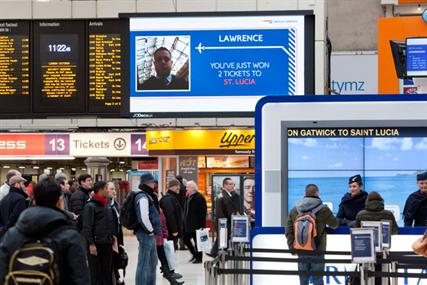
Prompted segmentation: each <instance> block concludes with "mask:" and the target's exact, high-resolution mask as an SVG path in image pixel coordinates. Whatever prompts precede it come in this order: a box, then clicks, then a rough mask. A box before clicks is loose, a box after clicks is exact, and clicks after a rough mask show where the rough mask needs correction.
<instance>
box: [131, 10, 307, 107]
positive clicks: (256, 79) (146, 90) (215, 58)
mask: <svg viewBox="0 0 427 285" xmlns="http://www.w3.org/2000/svg"><path fill="white" fill-rule="evenodd" d="M171 21H173V23H174V24H173V25H170V23H171ZM129 51H130V57H129V59H130V76H129V80H130V82H129V86H130V112H131V113H152V112H165V111H170V112H214V111H224V112H253V111H254V110H255V104H256V102H257V100H258V99H259V98H260V97H261V96H265V95H270V96H271V95H303V94H304V93H305V81H304V78H305V77H304V72H305V67H306V65H305V63H306V62H305V16H303V15H274V16H273V15H266V16H234V17H227V16H215V17H213V16H211V17H174V18H172V19H171V18H170V17H131V18H130V34H129ZM307 64H308V63H307ZM307 66H308V65H307ZM213 103H216V104H213Z"/></svg>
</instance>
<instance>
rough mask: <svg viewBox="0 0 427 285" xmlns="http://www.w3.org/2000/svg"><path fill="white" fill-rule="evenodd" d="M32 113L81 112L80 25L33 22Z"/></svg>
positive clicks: (83, 37) (82, 75) (82, 54)
mask: <svg viewBox="0 0 427 285" xmlns="http://www.w3.org/2000/svg"><path fill="white" fill-rule="evenodd" d="M33 28H34V40H33V44H34V74H33V78H34V87H33V92H34V100H33V110H34V112H35V113H57V112H58V111H59V112H69V113H83V112H84V111H85V96H84V94H85V92H84V91H85V90H84V89H85V81H84V80H85V74H84V71H85V68H84V65H85V57H84V56H85V53H84V50H85V45H84V39H85V34H84V22H75V21H61V22H56V21H54V22H45V21H38V22H34V27H33Z"/></svg>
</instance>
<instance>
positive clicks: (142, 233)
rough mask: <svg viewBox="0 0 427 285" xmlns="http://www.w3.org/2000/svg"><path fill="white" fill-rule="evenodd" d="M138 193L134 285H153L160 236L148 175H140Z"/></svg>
mask: <svg viewBox="0 0 427 285" xmlns="http://www.w3.org/2000/svg"><path fill="white" fill-rule="evenodd" d="M139 190H140V191H139V192H138V193H137V194H136V196H135V208H136V209H135V210H136V214H137V216H138V222H139V225H140V226H139V227H137V229H136V230H135V234H136V237H137V239H138V242H139V253H138V265H137V267H136V277H135V284H144V285H155V284H156V267H157V246H156V236H157V235H161V234H162V227H161V220H160V215H159V211H157V209H156V206H155V205H154V202H153V199H152V198H151V197H150V193H152V192H153V191H154V177H153V175H151V174H150V173H148V172H147V173H143V174H142V175H141V184H139Z"/></svg>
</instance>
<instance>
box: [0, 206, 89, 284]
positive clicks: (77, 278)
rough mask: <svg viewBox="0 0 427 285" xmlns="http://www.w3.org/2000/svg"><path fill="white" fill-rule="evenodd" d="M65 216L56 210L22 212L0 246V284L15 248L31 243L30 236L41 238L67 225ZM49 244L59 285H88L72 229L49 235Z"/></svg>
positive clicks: (77, 237)
mask: <svg viewBox="0 0 427 285" xmlns="http://www.w3.org/2000/svg"><path fill="white" fill-rule="evenodd" d="M69 223H70V222H69V220H68V218H67V216H66V215H65V213H64V212H63V211H61V210H59V209H57V208H53V207H52V208H50V207H41V206H35V207H31V208H28V209H27V210H25V211H24V212H22V214H21V216H20V217H19V219H18V222H17V223H16V225H15V227H13V228H11V229H10V230H9V231H8V232H7V233H6V234H5V236H4V239H3V243H2V244H1V245H0V280H1V283H2V284H3V282H4V278H5V276H6V274H7V271H8V268H7V267H8V264H9V259H10V257H11V256H12V254H13V253H14V251H15V250H16V249H18V248H21V247H22V246H23V245H24V244H25V243H26V242H28V241H31V240H32V238H34V236H36V237H39V236H40V235H41V236H44V235H46V234H48V233H50V232H52V229H55V228H58V227H60V226H62V225H65V226H66V225H69ZM51 238H52V240H53V241H54V242H55V243H56V245H57V249H58V250H59V251H60V252H59V256H60V257H59V260H60V265H61V266H60V268H59V272H60V282H59V284H61V285H81V284H89V283H90V279H89V269H88V267H87V260H86V252H85V249H84V248H83V246H82V244H83V241H82V239H81V237H80V235H79V233H78V232H77V231H76V230H75V229H74V228H72V227H64V229H63V230H60V231H56V232H52V236H51Z"/></svg>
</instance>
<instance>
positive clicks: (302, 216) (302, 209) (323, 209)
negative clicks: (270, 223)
mask: <svg viewBox="0 0 427 285" xmlns="http://www.w3.org/2000/svg"><path fill="white" fill-rule="evenodd" d="M326 226H329V227H331V228H336V227H338V220H337V219H336V218H335V217H334V215H333V214H332V212H331V210H330V209H329V208H328V207H327V206H326V205H324V204H323V202H322V200H320V197H319V188H318V187H317V185H315V184H308V185H307V186H306V187H305V196H304V198H302V199H301V200H300V201H298V202H297V204H296V205H295V207H294V208H292V210H291V211H290V213H289V218H288V222H287V225H286V239H287V242H288V246H289V249H291V250H296V252H297V253H298V256H299V257H302V258H304V259H305V260H304V261H303V262H298V270H299V271H304V272H309V271H324V267H325V265H324V263H319V262H321V261H324V254H322V253H320V254H319V253H316V252H315V251H325V250H326ZM311 261H312V262H311ZM316 262H317V263H316ZM299 278H300V284H301V285H308V283H309V280H310V276H308V275H300V277H299ZM313 278H314V283H313V284H314V285H323V276H313Z"/></svg>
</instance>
